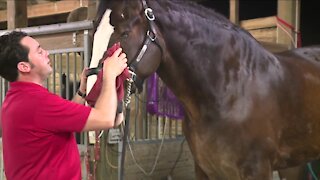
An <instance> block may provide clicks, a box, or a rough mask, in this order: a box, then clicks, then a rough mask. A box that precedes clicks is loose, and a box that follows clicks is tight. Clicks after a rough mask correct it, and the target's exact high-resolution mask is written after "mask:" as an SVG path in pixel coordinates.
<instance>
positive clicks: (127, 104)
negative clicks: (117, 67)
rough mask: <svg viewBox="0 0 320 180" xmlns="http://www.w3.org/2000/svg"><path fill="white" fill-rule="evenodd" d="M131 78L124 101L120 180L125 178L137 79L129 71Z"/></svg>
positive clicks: (128, 80) (128, 81)
mask: <svg viewBox="0 0 320 180" xmlns="http://www.w3.org/2000/svg"><path fill="white" fill-rule="evenodd" d="M129 72H130V75H131V77H130V78H129V79H127V89H126V96H125V99H124V105H125V108H126V114H125V115H126V117H125V121H124V133H123V140H122V151H121V164H120V178H119V179H120V180H123V177H124V162H125V158H126V144H127V141H128V135H129V122H130V111H131V108H130V102H131V96H130V95H131V88H132V83H133V80H134V79H135V77H136V74H135V73H134V72H132V71H129Z"/></svg>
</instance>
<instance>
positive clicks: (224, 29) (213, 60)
mask: <svg viewBox="0 0 320 180" xmlns="http://www.w3.org/2000/svg"><path fill="white" fill-rule="evenodd" d="M150 2H153V3H151V4H152V5H153V6H152V8H153V9H154V12H155V13H156V18H157V19H158V21H157V23H158V26H159V28H160V29H161V33H162V36H163V38H164V41H165V45H166V49H167V51H168V52H167V54H168V55H167V59H165V60H164V61H163V63H162V64H161V66H160V68H159V75H160V77H161V78H163V80H164V81H165V82H166V83H167V84H168V85H169V86H171V88H172V89H173V91H176V92H180V93H181V89H176V90H175V88H182V91H185V90H186V89H188V88H189V89H190V88H191V89H192V88H197V89H198V91H200V92H203V93H201V94H199V96H202V97H198V98H204V97H205V96H207V95H212V96H215V95H214V94H213V93H218V92H220V90H218V89H215V88H216V87H221V86H218V84H220V85H221V79H224V78H225V77H223V76H226V74H225V73H226V72H230V71H233V72H234V73H237V72H236V71H240V70H239V69H240V68H244V69H246V68H248V67H249V66H250V65H249V64H251V66H254V68H259V66H265V64H266V63H270V62H271V63H274V62H273V61H270V59H275V58H274V56H273V55H272V54H271V53H269V52H267V51H266V50H264V49H263V48H262V47H261V46H260V45H259V44H258V43H257V42H256V41H255V40H254V39H253V38H252V37H251V36H250V35H249V34H248V33H247V32H245V31H242V30H241V29H239V28H237V27H235V26H234V25H232V24H231V23H229V22H227V21H226V20H224V19H222V20H220V19H216V20H207V19H210V17H201V16H200V15H193V14H191V13H190V12H183V9H181V11H182V12H180V11H178V10H173V9H170V7H168V9H169V10H168V9H164V7H163V6H164V5H163V4H160V3H162V1H150ZM157 3H159V4H157ZM163 3H165V2H163ZM155 4H157V5H155ZM179 13H180V14H179ZM218 17H219V16H218ZM212 18H216V17H212ZM219 18H221V17H219ZM257 57H259V58H257ZM257 59H259V61H257ZM269 61H270V62H269ZM252 64H254V65H252ZM244 71H246V70H244ZM244 73H246V72H244ZM266 73H267V72H266ZM243 76H245V75H243ZM177 83H179V84H180V85H179V86H177V85H176V84H177ZM183 93H187V92H186V91H185V92H183ZM191 93H192V92H191ZM186 96H187V95H186Z"/></svg>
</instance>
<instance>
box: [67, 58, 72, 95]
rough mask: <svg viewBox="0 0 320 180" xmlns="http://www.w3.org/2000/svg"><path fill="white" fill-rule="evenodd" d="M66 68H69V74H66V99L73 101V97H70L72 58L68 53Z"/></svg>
mask: <svg viewBox="0 0 320 180" xmlns="http://www.w3.org/2000/svg"><path fill="white" fill-rule="evenodd" d="M66 61H67V62H66V68H67V72H66V99H71V98H72V97H70V86H69V84H70V65H69V64H70V56H69V53H67V60H66Z"/></svg>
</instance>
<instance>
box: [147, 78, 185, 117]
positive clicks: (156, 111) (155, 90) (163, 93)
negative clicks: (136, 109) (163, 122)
mask: <svg viewBox="0 0 320 180" xmlns="http://www.w3.org/2000/svg"><path fill="white" fill-rule="evenodd" d="M147 101H148V103H147V111H148V113H150V114H152V115H158V116H166V117H169V118H173V119H182V118H183V117H184V110H183V107H182V105H181V103H180V102H179V100H178V99H177V98H176V97H175V95H174V94H173V93H172V92H171V90H170V89H169V88H168V87H167V86H166V85H165V84H164V83H163V82H162V81H161V79H160V78H159V77H158V75H157V74H156V73H154V74H153V75H152V76H150V77H149V79H148V84H147Z"/></svg>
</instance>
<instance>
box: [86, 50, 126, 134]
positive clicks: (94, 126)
mask: <svg viewBox="0 0 320 180" xmlns="http://www.w3.org/2000/svg"><path fill="white" fill-rule="evenodd" d="M121 51H122V49H121V48H120V49H118V50H117V51H115V53H114V54H113V55H112V56H111V57H109V58H107V59H108V60H107V61H104V63H103V83H102V88H101V93H100V95H99V97H98V99H97V102H96V104H95V107H94V108H92V110H91V112H90V114H89V117H88V120H87V122H86V124H85V127H84V129H83V131H88V130H100V129H108V128H111V127H113V126H114V125H115V118H116V111H117V101H118V100H117V92H116V77H117V76H118V75H120V74H121V73H122V72H123V70H124V69H125V68H126V67H127V63H126V62H127V58H126V54H124V53H121Z"/></svg>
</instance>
